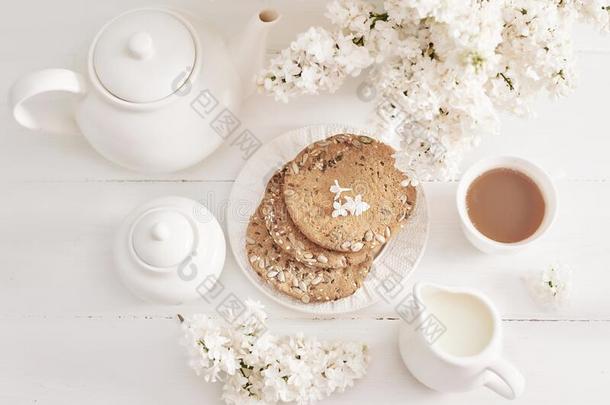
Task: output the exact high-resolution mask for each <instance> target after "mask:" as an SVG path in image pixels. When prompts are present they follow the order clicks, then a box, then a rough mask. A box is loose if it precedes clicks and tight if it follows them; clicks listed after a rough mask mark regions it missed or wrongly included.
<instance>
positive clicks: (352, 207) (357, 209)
mask: <svg viewBox="0 0 610 405" xmlns="http://www.w3.org/2000/svg"><path fill="white" fill-rule="evenodd" d="M344 206H345V209H346V210H348V211H349V213H350V214H351V215H353V216H356V217H359V216H360V215H362V214H364V213H365V212H366V211H368V209H369V208H371V206H370V205H369V204H368V203H366V202H365V201H362V194H358V195H356V196H355V197H354V198H352V197H350V196H345V204H344Z"/></svg>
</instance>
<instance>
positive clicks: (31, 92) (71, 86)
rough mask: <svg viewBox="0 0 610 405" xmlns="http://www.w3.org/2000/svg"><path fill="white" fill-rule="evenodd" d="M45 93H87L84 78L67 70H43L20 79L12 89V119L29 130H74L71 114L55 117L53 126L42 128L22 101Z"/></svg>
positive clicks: (63, 131)
mask: <svg viewBox="0 0 610 405" xmlns="http://www.w3.org/2000/svg"><path fill="white" fill-rule="evenodd" d="M48 92H67V93H72V94H76V95H83V94H85V92H86V84H85V80H84V78H83V77H82V76H81V75H80V74H78V73H76V72H73V71H71V70H67V69H45V70H40V71H37V72H33V73H30V74H28V75H26V76H24V77H22V78H21V79H19V80H18V81H17V82H16V83H15V84H14V85H13V87H12V88H11V90H10V93H9V103H10V105H11V107H12V109H13V116H14V117H15V120H17V122H18V123H19V124H21V125H22V126H24V127H25V128H28V129H43V130H47V131H50V132H57V133H75V132H76V133H77V132H78V130H77V128H76V125H75V122H74V117H57V118H58V119H57V120H56V122H55V123H54V124H55V125H53V127H47V128H44V126H43V125H41V123H40V121H39V120H37V119H36V117H35V115H34V114H33V113H32V111H31V110H29V109H28V108H26V106H25V105H24V103H25V102H26V101H27V100H29V99H31V98H32V97H35V96H37V95H40V94H43V93H48Z"/></svg>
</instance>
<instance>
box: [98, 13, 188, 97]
mask: <svg viewBox="0 0 610 405" xmlns="http://www.w3.org/2000/svg"><path fill="white" fill-rule="evenodd" d="M196 49H197V47H196V44H195V40H194V38H193V35H192V34H191V30H190V29H189V27H188V26H187V25H186V24H185V22H183V20H181V19H180V18H179V17H178V16H176V15H174V14H173V13H171V12H169V11H164V10H154V9H144V10H135V11H129V12H127V13H125V14H122V15H120V16H118V17H117V18H115V19H114V20H112V21H110V22H109V23H108V24H106V26H105V27H104V28H102V30H101V31H100V33H99V34H98V36H97V40H96V42H95V44H94V45H93V51H92V63H93V69H94V71H95V74H96V75H97V78H98V79H99V81H100V83H101V84H102V86H103V87H104V88H105V89H106V90H107V91H108V92H110V93H111V94H113V95H114V96H115V97H118V98H120V99H122V100H125V101H128V102H133V103H152V102H155V101H159V100H162V99H164V98H166V97H168V96H170V95H171V94H173V93H174V92H176V91H177V90H178V89H179V88H180V87H181V86H182V85H183V84H184V83H185V82H186V80H187V79H188V77H189V76H190V74H191V72H192V71H193V68H194V66H195V60H196V55H197V52H196ZM185 69H186V71H185Z"/></svg>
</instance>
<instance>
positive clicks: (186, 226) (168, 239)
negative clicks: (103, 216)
mask: <svg viewBox="0 0 610 405" xmlns="http://www.w3.org/2000/svg"><path fill="white" fill-rule="evenodd" d="M194 240H195V237H194V230H193V227H192V226H191V223H190V222H189V220H188V219H187V218H185V216H184V215H183V214H181V213H180V212H177V211H174V210H172V209H169V208H159V209H154V210H152V211H149V212H147V213H145V214H144V215H143V216H142V217H140V219H138V220H137V221H136V223H135V224H134V228H133V234H132V241H131V242H132V244H133V249H134V251H135V253H136V255H137V256H138V257H139V258H140V260H142V261H143V262H144V263H146V264H148V265H149V266H151V267H154V268H168V267H173V266H177V265H178V264H180V263H181V262H182V261H183V260H185V259H186V258H187V257H188V256H189V254H190V253H191V252H192V251H193V247H194Z"/></svg>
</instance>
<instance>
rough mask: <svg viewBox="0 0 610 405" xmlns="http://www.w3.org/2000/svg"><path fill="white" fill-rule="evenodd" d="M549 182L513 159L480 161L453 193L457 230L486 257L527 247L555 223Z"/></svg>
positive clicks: (525, 163) (534, 168)
mask: <svg viewBox="0 0 610 405" xmlns="http://www.w3.org/2000/svg"><path fill="white" fill-rule="evenodd" d="M556 205H557V197H556V191H555V187H554V186H553V183H552V181H551V178H550V177H549V175H548V174H546V173H545V172H544V171H543V170H542V169H541V168H539V167H538V166H536V165H534V164H533V163H531V162H529V161H527V160H525V159H521V158H517V157H510V156H504V157H497V158H491V159H485V160H483V161H480V162H478V163H476V164H475V165H474V166H472V167H471V168H470V169H468V170H467V171H466V172H465V173H464V176H463V177H462V180H461V181H460V184H459V186H458V192H457V207H458V213H459V215H460V219H461V221H462V229H463V230H464V233H465V235H466V237H467V238H468V240H469V241H470V242H471V243H472V244H473V245H474V246H476V247H477V248H478V249H480V250H482V251H484V252H487V253H506V252H512V251H515V250H518V249H520V248H522V247H524V246H527V245H529V244H531V243H532V242H533V241H534V240H536V239H538V238H539V237H540V236H542V235H543V234H544V233H545V232H546V231H547V230H548V229H549V227H550V226H551V224H552V223H553V221H554V219H555V214H556Z"/></svg>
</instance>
